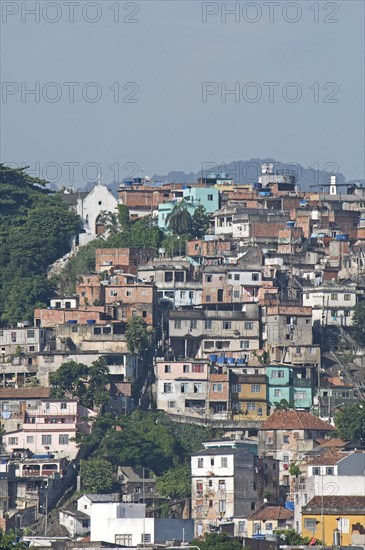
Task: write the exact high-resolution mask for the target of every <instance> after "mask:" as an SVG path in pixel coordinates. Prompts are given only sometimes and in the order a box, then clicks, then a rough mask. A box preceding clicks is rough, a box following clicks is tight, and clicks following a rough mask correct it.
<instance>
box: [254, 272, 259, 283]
mask: <svg viewBox="0 0 365 550" xmlns="http://www.w3.org/2000/svg"><path fill="white" fill-rule="evenodd" d="M252 280H253V281H259V280H260V275H259V274H258V273H252Z"/></svg>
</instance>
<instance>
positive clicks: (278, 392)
mask: <svg viewBox="0 0 365 550" xmlns="http://www.w3.org/2000/svg"><path fill="white" fill-rule="evenodd" d="M274 397H281V390H278V389H275V390H274Z"/></svg>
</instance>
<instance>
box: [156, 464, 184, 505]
mask: <svg viewBox="0 0 365 550" xmlns="http://www.w3.org/2000/svg"><path fill="white" fill-rule="evenodd" d="M156 487H157V491H158V493H159V494H160V495H162V496H165V497H169V498H171V499H183V498H188V497H190V496H191V472H190V465H189V464H181V465H178V466H175V467H174V468H170V469H169V470H167V472H165V473H164V474H162V476H161V477H159V478H158V479H157V483H156Z"/></svg>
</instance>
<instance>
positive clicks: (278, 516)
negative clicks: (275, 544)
mask: <svg viewBox="0 0 365 550" xmlns="http://www.w3.org/2000/svg"><path fill="white" fill-rule="evenodd" d="M293 521H294V513H293V512H291V511H290V510H287V509H286V508H283V507H282V506H265V507H263V508H261V509H260V510H257V512H254V513H253V514H251V516H249V517H248V518H247V536H248V537H250V538H252V537H253V536H254V535H272V534H273V532H274V531H275V529H291V528H292V527H293Z"/></svg>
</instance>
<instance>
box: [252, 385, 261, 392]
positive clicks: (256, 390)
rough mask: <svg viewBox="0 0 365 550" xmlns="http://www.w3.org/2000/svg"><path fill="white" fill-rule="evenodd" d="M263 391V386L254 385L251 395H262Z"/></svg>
mask: <svg viewBox="0 0 365 550" xmlns="http://www.w3.org/2000/svg"><path fill="white" fill-rule="evenodd" d="M260 391H261V386H260V385H258V384H253V385H252V386H251V393H260Z"/></svg>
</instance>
